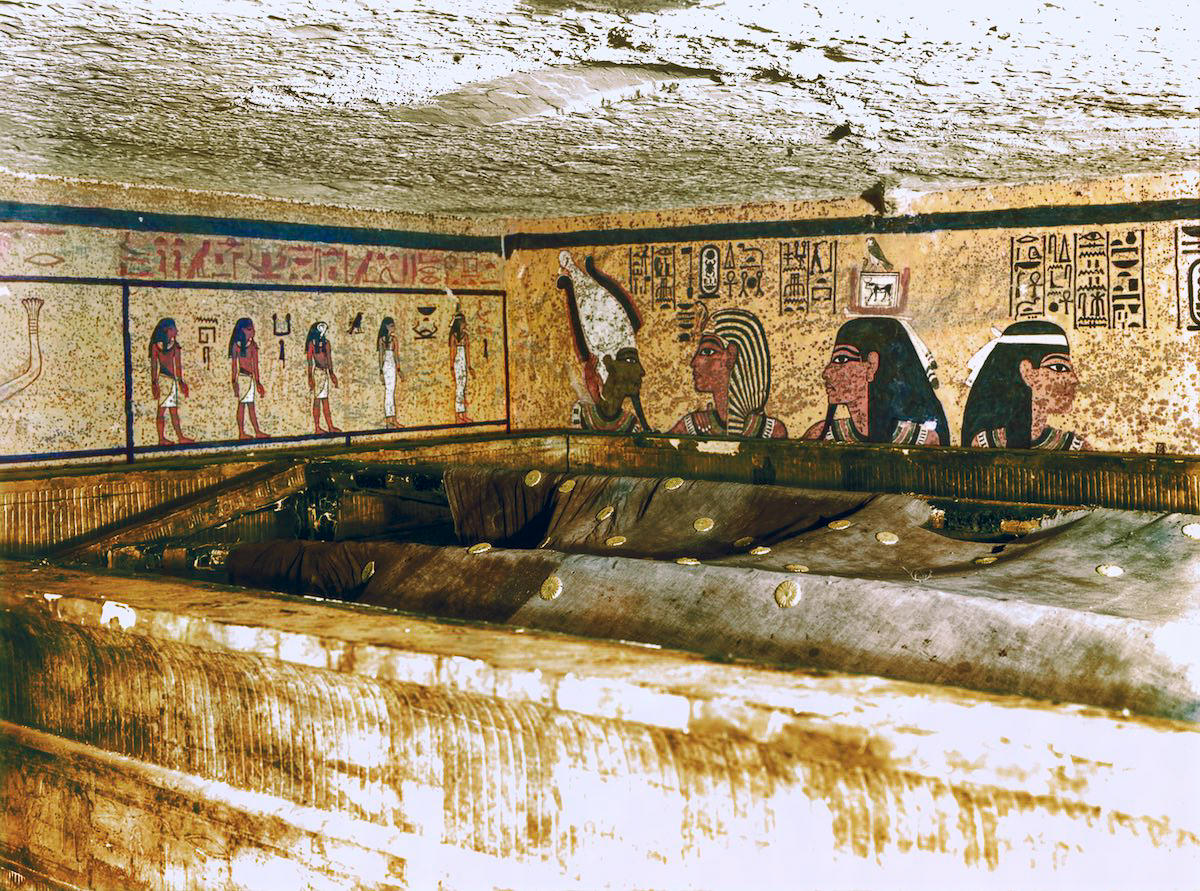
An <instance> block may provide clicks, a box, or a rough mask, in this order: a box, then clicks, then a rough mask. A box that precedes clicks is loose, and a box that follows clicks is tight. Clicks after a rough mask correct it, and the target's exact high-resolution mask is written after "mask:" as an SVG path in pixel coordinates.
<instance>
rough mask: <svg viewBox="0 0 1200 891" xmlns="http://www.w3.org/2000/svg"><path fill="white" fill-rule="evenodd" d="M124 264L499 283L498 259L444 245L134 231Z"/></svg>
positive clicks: (279, 276) (173, 271) (137, 275)
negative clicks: (430, 246)
mask: <svg viewBox="0 0 1200 891" xmlns="http://www.w3.org/2000/svg"><path fill="white" fill-rule="evenodd" d="M117 266H118V274H119V275H120V276H121V277H122V278H133V279H169V280H176V281H246V282H264V283H276V284H300V285H364V286H367V287H387V286H390V285H397V286H402V287H426V288H435V287H442V286H443V285H449V286H451V287H485V286H495V285H496V284H498V282H499V268H498V265H497V263H496V262H495V261H494V260H492V259H491V258H479V257H475V256H472V255H465V256H462V255H455V254H447V253H446V252H443V251H433V250H409V249H403V248H367V247H354V246H346V245H333V244H304V243H288V242H271V241H263V240H260V239H239V238H233V237H227V238H204V237H200V236H184V235H157V236H152V235H141V234H139V233H135V232H126V233H125V235H124V237H123V238H122V240H121V242H120V245H119V249H118V260H117Z"/></svg>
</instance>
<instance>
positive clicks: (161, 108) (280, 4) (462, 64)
mask: <svg viewBox="0 0 1200 891" xmlns="http://www.w3.org/2000/svg"><path fill="white" fill-rule="evenodd" d="M839 6H845V7H848V8H837V7H839ZM959 6H960V7H961V8H960V9H957V10H954V9H933V8H931V7H923V6H922V5H921V4H919V3H917V4H913V3H910V4H901V3H896V2H894V0H858V2H853V3H844V4H837V3H833V2H829V3H821V4H816V3H802V2H787V0H784V2H757V3H750V2H742V3H737V2H721V0H715V2H714V0H709V2H687V0H674V2H671V0H659V2H654V0H626V2H600V0H574V2H572V0H517V2H513V0H408V2H393V3H388V2H384V0H359V2H353V3H347V2H341V0H307V2H292V0H231V2H224V3H208V4H204V3H200V2H197V0H163V2H151V0H130V2H123V3H72V2H61V3H51V4H46V3H37V2H2V5H0V45H2V46H3V50H4V51H3V53H2V54H0V74H2V76H3V82H4V84H5V86H6V89H5V90H4V91H3V92H2V93H0V164H3V165H5V166H8V167H10V168H13V169H17V170H22V171H29V172H38V173H52V174H65V175H71V176H82V177H89V178H98V179H108V180H117V181H124V182H138V183H160V184H168V185H173V186H183V187H191V188H202V189H224V190H230V191H236V192H245V193H251V194H264V195H271V196H278V197H285V198H295V199H301V200H309V201H319V202H334V203H339V204H357V205H366V206H373V207H384V208H391V209H397V210H411V211H421V212H444V213H454V214H464V215H481V216H499V215H516V216H529V215H537V216H540V215H555V214H568V213H584V212H594V211H608V210H623V209H655V208H666V207H681V206H689V205H711V204H723V203H732V202H741V201H753V200H766V199H801V198H813V197H827V196H835V195H837V196H843V195H856V194H858V193H859V192H860V191H862V190H863V189H865V188H867V187H868V186H871V185H872V184H874V183H876V182H877V181H879V180H880V179H881V178H882V179H884V180H886V181H887V182H888V183H892V184H895V185H899V186H902V187H905V188H917V189H926V188H934V187H942V186H951V185H963V184H978V183H991V182H1030V181H1041V180H1049V179H1062V178H1067V177H1096V176H1113V175H1119V174H1122V173H1133V172H1167V171H1179V170H1185V169H1195V168H1196V167H1197V166H1198V152H1200V111H1198V106H1200V78H1198V77H1197V71H1200V33H1198V32H1200V25H1198V24H1197V22H1196V19H1200V17H1194V16H1192V15H1190V14H1189V13H1188V11H1187V10H1188V6H1189V4H1187V3H1183V4H1178V3H1167V2H1155V3H1150V4H1146V3H1141V4H1136V3H1124V4H1122V3H1117V2H1115V0H1109V2H1099V0H1062V2H1060V3H1052V2H1044V0H1008V2H1005V3H995V4H989V5H988V7H987V9H986V11H983V10H980V9H971V8H970V7H971V6H973V4H959Z"/></svg>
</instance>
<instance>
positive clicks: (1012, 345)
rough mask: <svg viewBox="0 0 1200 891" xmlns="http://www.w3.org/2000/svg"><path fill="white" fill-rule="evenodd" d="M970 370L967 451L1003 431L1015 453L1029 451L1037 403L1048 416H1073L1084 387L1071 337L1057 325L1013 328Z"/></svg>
mask: <svg viewBox="0 0 1200 891" xmlns="http://www.w3.org/2000/svg"><path fill="white" fill-rule="evenodd" d="M969 367H970V368H971V375H970V377H968V379H967V383H968V385H969V386H970V387H971V393H970V395H969V396H968V397H967V405H966V408H965V410H964V411H963V429H962V437H963V438H962V441H963V444H964V445H969V444H970V443H971V441H972V440H973V439H974V438H975V436H976V435H977V434H978V433H980V432H981V431H991V430H999V429H1003V430H1004V434H1005V443H1006V445H1007V446H1008V447H1009V448H1014V449H1027V448H1029V447H1030V445H1031V444H1032V440H1033V437H1032V431H1031V426H1032V418H1033V406H1034V403H1035V402H1037V403H1038V405H1039V407H1040V408H1041V409H1042V411H1043V412H1044V413H1045V414H1061V413H1063V412H1066V411H1068V410H1070V408H1071V405H1072V404H1073V403H1074V401H1075V391H1076V389H1077V387H1078V385H1079V378H1078V377H1077V376H1076V374H1075V369H1074V367H1073V365H1072V363H1071V348H1070V345H1069V343H1068V341H1067V334H1066V332H1065V331H1063V329H1062V328H1060V327H1059V326H1058V325H1056V324H1054V323H1053V322H1042V321H1029V322H1015V323H1014V324H1012V325H1009V326H1008V327H1007V328H1005V329H1004V331H1003V333H1001V334H999V335H998V336H997V337H995V338H993V339H992V340H991V341H990V342H989V343H988V344H987V345H986V346H985V347H984V348H983V349H982V350H980V351H979V352H978V353H976V354H975V357H974V358H973V359H972V360H971V363H970V366H969Z"/></svg>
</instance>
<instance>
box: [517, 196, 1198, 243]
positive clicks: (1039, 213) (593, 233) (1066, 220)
mask: <svg viewBox="0 0 1200 891" xmlns="http://www.w3.org/2000/svg"><path fill="white" fill-rule="evenodd" d="M1194 219H1200V198H1178V199H1171V200H1164V201H1139V202H1131V203H1127V204H1074V205H1059V206H1044V207H1018V208H1010V209H1005V210H974V211H960V212H951V213H922V214H913V215H911V216H902V217H881V216H874V215H868V216H861V217H839V218H835V219H819V220H775V221H769V222H762V223H705V224H697V225H691V226H659V227H653V228H646V229H581V230H578V231H576V232H516V233H513V234H511V235H507V236H505V238H504V250H505V256H506V257H509V256H512V254H513V252H514V251H518V250H544V249H551V248H564V247H607V246H610V245H624V244H657V243H667V242H677V241H693V242H694V241H731V240H733V239H738V238H811V237H813V236H830V235H913V234H917V233H921V232H938V231H945V230H950V229H1037V228H1046V227H1051V226H1101V225H1109V224H1113V223H1158V222H1164V221H1168V220H1194Z"/></svg>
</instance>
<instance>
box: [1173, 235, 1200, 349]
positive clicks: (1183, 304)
mask: <svg viewBox="0 0 1200 891" xmlns="http://www.w3.org/2000/svg"><path fill="white" fill-rule="evenodd" d="M1175 300H1176V316H1175V318H1176V320H1177V321H1176V324H1177V325H1178V327H1180V328H1182V329H1184V330H1186V331H1200V225H1198V226H1177V227H1176V229H1175Z"/></svg>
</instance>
